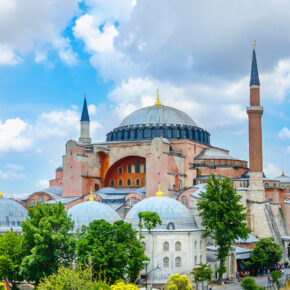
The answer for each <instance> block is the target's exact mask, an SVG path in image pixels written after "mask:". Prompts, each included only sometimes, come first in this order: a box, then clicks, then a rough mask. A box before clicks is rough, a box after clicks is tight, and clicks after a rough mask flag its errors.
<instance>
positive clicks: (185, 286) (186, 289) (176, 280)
mask: <svg viewBox="0 0 290 290" xmlns="http://www.w3.org/2000/svg"><path fill="white" fill-rule="evenodd" d="M166 285H167V289H168V290H192V286H191V284H190V282H189V278H188V276H186V275H180V274H174V275H171V276H170V277H169V279H168V280H167V281H166Z"/></svg>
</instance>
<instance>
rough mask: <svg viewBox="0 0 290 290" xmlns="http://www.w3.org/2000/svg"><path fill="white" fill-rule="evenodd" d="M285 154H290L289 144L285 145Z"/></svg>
mask: <svg viewBox="0 0 290 290" xmlns="http://www.w3.org/2000/svg"><path fill="white" fill-rule="evenodd" d="M286 154H290V146H287V148H286Z"/></svg>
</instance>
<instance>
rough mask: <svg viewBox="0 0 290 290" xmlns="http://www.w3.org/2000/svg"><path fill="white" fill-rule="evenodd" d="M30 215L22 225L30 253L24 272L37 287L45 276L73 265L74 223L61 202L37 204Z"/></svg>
mask: <svg viewBox="0 0 290 290" xmlns="http://www.w3.org/2000/svg"><path fill="white" fill-rule="evenodd" d="M28 215H29V219H27V220H25V221H23V222H22V224H21V225H22V229H23V236H24V246H25V249H26V251H27V256H26V257H25V258H24V259H23V261H22V265H21V273H22V274H23V275H24V276H25V278H26V279H27V280H29V281H34V282H35V283H36V284H38V282H39V280H40V279H41V278H43V277H44V276H49V275H50V274H52V273H54V272H55V271H56V270H57V269H58V268H59V267H60V266H61V265H65V266H67V265H69V264H70V263H71V262H72V260H73V258H74V253H75V237H74V235H73V234H72V233H71V232H70V230H71V229H72V227H73V222H72V221H71V219H70V217H69V216H68V215H67V212H66V211H65V209H64V206H63V205H62V204H61V203H58V204H48V203H47V204H42V203H37V205H36V207H35V209H33V208H30V209H29V212H28Z"/></svg>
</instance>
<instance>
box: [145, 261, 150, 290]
mask: <svg viewBox="0 0 290 290" xmlns="http://www.w3.org/2000/svg"><path fill="white" fill-rule="evenodd" d="M144 264H145V265H146V279H145V287H146V290H147V278H148V274H147V267H148V264H149V261H145V262H144Z"/></svg>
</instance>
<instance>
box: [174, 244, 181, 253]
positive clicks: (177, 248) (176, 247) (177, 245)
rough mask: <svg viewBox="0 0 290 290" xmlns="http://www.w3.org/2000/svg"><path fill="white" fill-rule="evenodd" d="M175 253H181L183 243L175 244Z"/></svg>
mask: <svg viewBox="0 0 290 290" xmlns="http://www.w3.org/2000/svg"><path fill="white" fill-rule="evenodd" d="M175 251H178V252H180V251H181V243H180V242H176V243H175Z"/></svg>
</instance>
